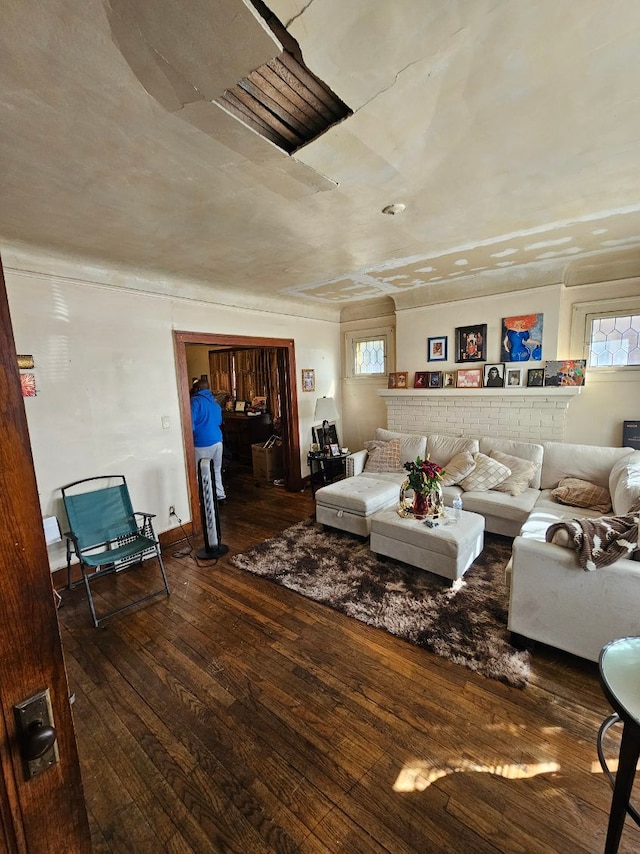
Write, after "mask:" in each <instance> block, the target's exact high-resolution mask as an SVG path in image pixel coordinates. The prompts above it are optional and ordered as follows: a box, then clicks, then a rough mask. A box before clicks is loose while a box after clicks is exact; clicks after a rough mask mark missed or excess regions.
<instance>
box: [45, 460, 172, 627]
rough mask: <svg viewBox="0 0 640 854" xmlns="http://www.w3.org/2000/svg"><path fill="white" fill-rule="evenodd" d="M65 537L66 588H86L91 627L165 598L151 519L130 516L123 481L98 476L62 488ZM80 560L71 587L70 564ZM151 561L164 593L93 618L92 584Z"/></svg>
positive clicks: (166, 590) (150, 515)
mask: <svg viewBox="0 0 640 854" xmlns="http://www.w3.org/2000/svg"><path fill="white" fill-rule="evenodd" d="M61 490H62V500H63V501H64V506H65V510H66V512H67V518H68V520H69V531H67V532H65V537H66V539H67V587H68V588H72V587H76V586H77V585H78V584H80V583H82V582H84V586H85V590H86V593H87V599H88V600H89V607H90V608H91V616H92V618H93V624H94V626H96V628H97V627H98V626H99V625H100V623H102V622H103V621H104V620H106V619H108V618H110V617H113V616H115V615H116V614H119V613H120V612H121V611H125V610H127V609H128V608H132V607H133V606H134V605H138V604H140V603H141V602H145V601H146V600H148V599H152V598H153V597H154V596H159V595H160V594H161V593H166V594H167V595H169V585H168V583H167V574H166V572H165V569H164V563H163V562H162V554H161V553H160V544H159V542H158V540H157V539H156V536H155V534H154V531H153V526H152V524H151V520H152V519H153V518H154V515H155V514H153V513H139V512H134V510H133V507H132V505H131V499H130V497H129V490H128V488H127V482H126V480H125V478H124V475H100V476H99V477H88V478H85V479H84V480H76V481H74V482H73V483H68V484H67V485H66V486H63V487H62V488H61ZM73 554H75V556H76V557H77V558H78V560H79V562H80V569H81V571H82V582H80V581H78V582H76V583H75V584H72V581H71V558H72V555H73ZM153 556H155V557H156V558H157V559H158V563H159V564H160V572H161V574H162V581H163V585H164V586H163V587H162V588H161V589H160V590H155V591H154V592H153V593H147V594H145V595H144V596H141V597H139V598H136V599H135V600H134V601H129V602H127V604H125V605H121V606H120V607H117V608H115V609H113V610H111V611H109V612H108V613H106V614H102V615H101V616H100V617H98V616H97V615H96V609H95V604H94V601H93V595H92V593H91V582H93V581H94V580H95V579H96V578H98V577H100V578H103V577H104V576H106V575H109V574H111V573H117V572H120V571H122V570H125V569H128V568H130V567H131V566H133V565H139V564H141V562H142V561H143V560H144V558H145V557H153Z"/></svg>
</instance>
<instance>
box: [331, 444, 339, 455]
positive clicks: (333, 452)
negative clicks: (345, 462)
mask: <svg viewBox="0 0 640 854" xmlns="http://www.w3.org/2000/svg"><path fill="white" fill-rule="evenodd" d="M329 450H330V451H331V456H332V457H339V456H340V448H339V447H338V445H329Z"/></svg>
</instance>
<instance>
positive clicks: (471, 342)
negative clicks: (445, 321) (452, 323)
mask: <svg viewBox="0 0 640 854" xmlns="http://www.w3.org/2000/svg"><path fill="white" fill-rule="evenodd" d="M486 352H487V324H486V323H480V324H478V325H476V326H458V327H456V362H484V361H486V358H487V357H486Z"/></svg>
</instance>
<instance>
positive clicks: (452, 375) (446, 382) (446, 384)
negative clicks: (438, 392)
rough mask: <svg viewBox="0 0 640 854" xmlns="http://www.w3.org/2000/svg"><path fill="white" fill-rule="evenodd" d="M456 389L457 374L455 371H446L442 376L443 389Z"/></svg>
mask: <svg viewBox="0 0 640 854" xmlns="http://www.w3.org/2000/svg"><path fill="white" fill-rule="evenodd" d="M455 387H456V372H455V371H445V372H444V373H443V375H442V388H455Z"/></svg>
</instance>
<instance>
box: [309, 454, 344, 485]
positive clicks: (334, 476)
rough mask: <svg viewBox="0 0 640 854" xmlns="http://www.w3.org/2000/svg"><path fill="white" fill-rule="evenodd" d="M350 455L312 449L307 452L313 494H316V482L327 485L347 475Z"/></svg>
mask: <svg viewBox="0 0 640 854" xmlns="http://www.w3.org/2000/svg"><path fill="white" fill-rule="evenodd" d="M348 456H349V454H337V455H335V456H334V455H333V454H323V453H322V452H321V451H310V452H309V453H308V454H307V465H308V466H309V480H310V482H311V493H312V495H315V494H316V483H318V482H319V483H320V484H321V485H322V486H326V485H327V484H328V483H333V482H334V480H340V479H341V478H343V477H345V475H346V466H347V462H346V461H347V457H348Z"/></svg>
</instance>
